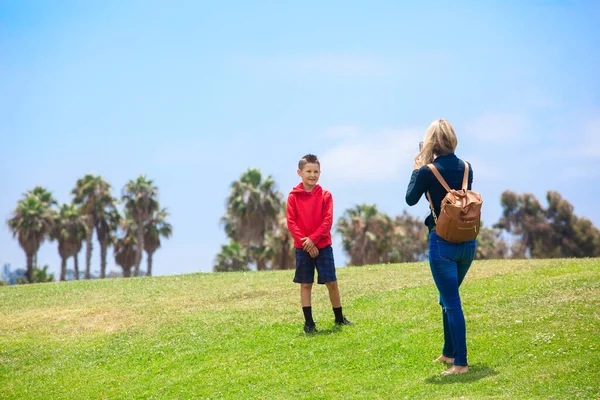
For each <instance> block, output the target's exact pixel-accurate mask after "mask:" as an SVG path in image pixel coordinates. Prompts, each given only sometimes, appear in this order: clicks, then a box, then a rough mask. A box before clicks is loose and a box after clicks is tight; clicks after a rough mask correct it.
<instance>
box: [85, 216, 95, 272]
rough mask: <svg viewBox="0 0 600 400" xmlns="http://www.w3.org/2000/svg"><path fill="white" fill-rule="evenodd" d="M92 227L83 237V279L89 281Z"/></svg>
mask: <svg viewBox="0 0 600 400" xmlns="http://www.w3.org/2000/svg"><path fill="white" fill-rule="evenodd" d="M92 228H93V225H92V227H91V228H90V230H89V233H88V234H87V235H86V236H85V279H90V267H91V265H92V233H93V231H92Z"/></svg>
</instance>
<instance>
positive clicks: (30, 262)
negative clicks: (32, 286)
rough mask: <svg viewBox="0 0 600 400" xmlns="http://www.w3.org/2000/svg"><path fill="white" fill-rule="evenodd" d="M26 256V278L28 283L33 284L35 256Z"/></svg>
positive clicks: (29, 254) (28, 254) (27, 254)
mask: <svg viewBox="0 0 600 400" xmlns="http://www.w3.org/2000/svg"><path fill="white" fill-rule="evenodd" d="M25 255H26V256H27V273H26V278H27V281H28V282H29V283H33V282H32V280H33V258H34V257H35V255H34V254H33V253H26V254H25Z"/></svg>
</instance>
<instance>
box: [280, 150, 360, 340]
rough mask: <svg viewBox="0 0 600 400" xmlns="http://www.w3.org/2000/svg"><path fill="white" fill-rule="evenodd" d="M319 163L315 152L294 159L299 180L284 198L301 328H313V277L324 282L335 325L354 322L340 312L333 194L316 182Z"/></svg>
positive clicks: (313, 329) (313, 330)
mask: <svg viewBox="0 0 600 400" xmlns="http://www.w3.org/2000/svg"><path fill="white" fill-rule="evenodd" d="M320 174H321V163H320V162H319V160H318V159H317V156H315V155H313V154H307V155H305V156H304V157H302V158H301V159H300V161H299V162H298V176H300V178H302V182H301V183H300V184H298V186H296V187H295V188H294V189H293V190H292V191H291V192H290V194H289V196H288V200H287V225H288V229H289V230H290V233H291V234H292V237H293V238H294V247H295V248H296V274H295V276H294V282H296V283H299V284H300V299H301V300H302V311H303V312H304V318H305V323H304V332H306V333H313V332H316V328H315V321H314V320H313V317H312V307H311V293H312V286H313V282H314V280H315V268H316V269H317V272H318V279H317V282H318V283H319V284H325V285H326V286H327V289H328V291H329V299H330V300H331V306H332V307H333V313H334V314H335V323H336V324H337V325H354V324H353V323H352V322H350V321H348V320H347V319H346V318H345V317H344V314H342V302H341V300H340V291H339V288H338V284H337V278H336V276H335V263H334V261H333V250H332V249H331V232H330V231H331V225H332V223H333V198H332V197H331V193H329V192H328V191H327V190H323V188H321V186H320V185H318V184H317V182H318V181H319V176H320Z"/></svg>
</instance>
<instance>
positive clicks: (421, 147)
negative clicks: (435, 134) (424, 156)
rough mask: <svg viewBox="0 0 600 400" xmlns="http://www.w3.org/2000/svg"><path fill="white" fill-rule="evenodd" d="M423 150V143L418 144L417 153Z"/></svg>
mask: <svg viewBox="0 0 600 400" xmlns="http://www.w3.org/2000/svg"><path fill="white" fill-rule="evenodd" d="M422 150H423V142H419V151H422Z"/></svg>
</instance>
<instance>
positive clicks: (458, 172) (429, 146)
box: [406, 119, 476, 375]
mask: <svg viewBox="0 0 600 400" xmlns="http://www.w3.org/2000/svg"><path fill="white" fill-rule="evenodd" d="M457 143H458V140H457V138H456V134H455V132H454V128H453V127H452V125H450V123H449V122H448V121H446V120H444V119H438V120H436V121H434V122H433V123H432V124H431V125H430V126H429V128H428V129H427V133H426V134H425V138H424V139H423V145H422V148H421V151H420V152H419V154H418V155H417V156H416V157H415V164H414V170H413V172H412V176H411V178H410V183H409V185H408V189H407V191H406V203H407V204H408V205H409V206H413V205H415V204H417V203H418V202H419V200H420V199H421V196H423V194H425V193H427V192H428V193H429V195H430V196H431V203H432V204H433V209H434V210H433V211H434V212H435V215H436V216H437V215H439V213H440V206H441V202H442V199H443V198H444V196H446V193H447V192H446V190H445V189H444V188H443V187H442V185H441V184H440V183H439V181H438V180H437V179H436V177H435V176H434V175H433V173H432V172H431V170H430V169H429V167H428V166H427V164H431V163H433V164H434V165H435V167H436V168H437V169H438V170H439V172H440V174H441V175H442V177H443V178H444V180H445V181H446V182H447V183H448V186H450V188H451V189H457V190H458V189H461V187H462V181H463V176H464V172H465V162H463V161H462V160H460V159H459V158H458V157H456V155H455V154H454V150H455V149H456V145H457ZM472 183H473V168H471V165H470V164H469V180H468V189H469V190H470V189H471V184H472ZM426 200H427V199H426ZM436 218H437V217H436ZM436 218H434V216H433V215H432V213H430V214H429V216H428V217H427V218H426V219H425V225H427V227H428V228H429V266H430V268H431V273H432V275H433V280H434V282H435V285H436V287H437V289H438V291H439V293H440V300H439V301H440V305H441V306H442V321H443V326H444V347H443V348H442V354H441V355H440V356H439V357H438V358H437V359H436V360H435V361H437V362H441V363H446V364H451V365H452V367H451V368H450V369H448V370H446V371H444V372H442V374H443V375H451V374H460V373H464V372H467V371H468V370H469V367H468V363H467V341H466V326H465V317H464V314H463V310H462V305H461V301H460V294H459V287H460V284H461V283H462V281H463V279H464V278H465V275H466V274H467V271H468V270H469V267H470V266H471V263H472V262H473V258H474V257H475V247H476V241H475V240H470V241H468V242H464V243H451V242H448V241H446V240H444V239H442V238H441V237H439V236H438V235H437V234H436V233H435V220H436Z"/></svg>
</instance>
